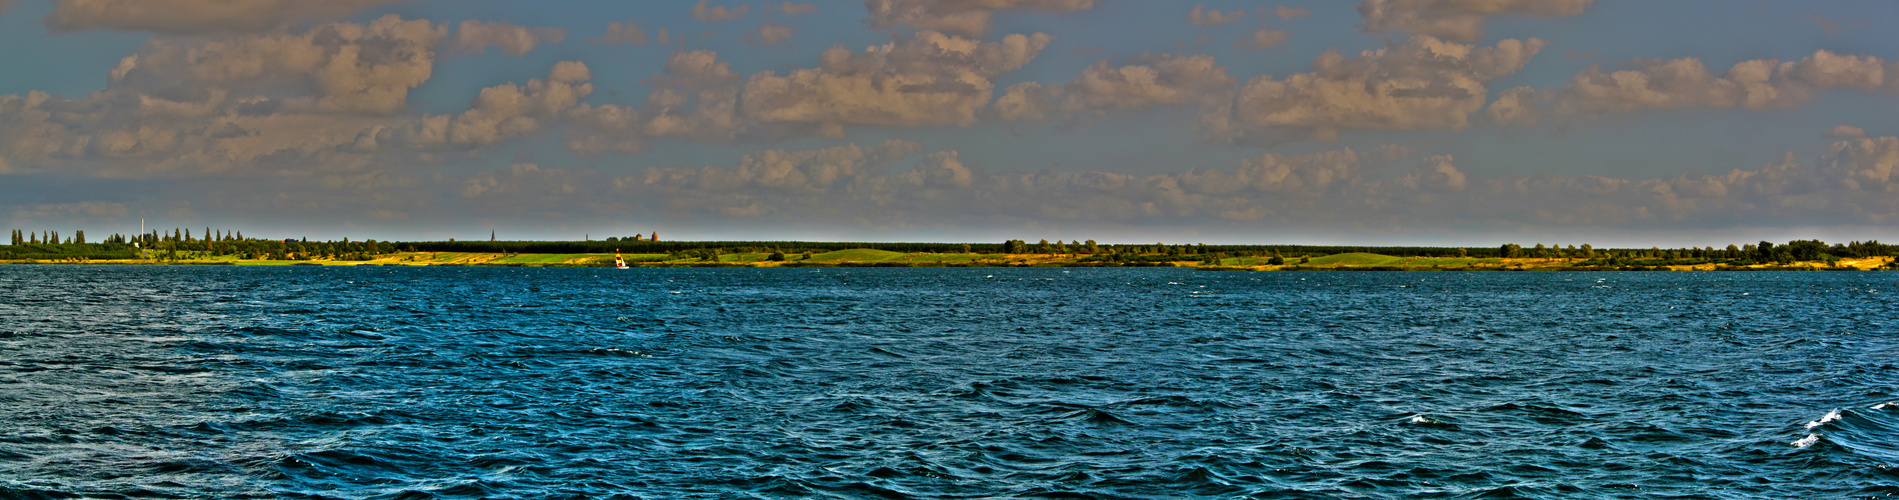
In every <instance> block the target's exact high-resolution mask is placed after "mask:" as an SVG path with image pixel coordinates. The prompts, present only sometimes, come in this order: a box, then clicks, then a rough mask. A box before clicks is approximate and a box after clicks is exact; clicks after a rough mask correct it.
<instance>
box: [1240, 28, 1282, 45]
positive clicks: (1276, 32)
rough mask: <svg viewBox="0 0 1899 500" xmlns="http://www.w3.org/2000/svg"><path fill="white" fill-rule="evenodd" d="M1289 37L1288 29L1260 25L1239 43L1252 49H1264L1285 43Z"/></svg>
mask: <svg viewBox="0 0 1899 500" xmlns="http://www.w3.org/2000/svg"><path fill="white" fill-rule="evenodd" d="M1291 39H1292V32H1290V31H1286V30H1282V29H1274V28H1263V27H1262V28H1259V29H1256V30H1253V33H1252V34H1251V35H1248V36H1247V37H1246V39H1245V40H1241V41H1240V44H1239V45H1240V46H1241V47H1245V48H1248V49H1253V50H1266V49H1270V48H1273V47H1278V46H1279V44H1282V43H1286V41H1287V40H1291Z"/></svg>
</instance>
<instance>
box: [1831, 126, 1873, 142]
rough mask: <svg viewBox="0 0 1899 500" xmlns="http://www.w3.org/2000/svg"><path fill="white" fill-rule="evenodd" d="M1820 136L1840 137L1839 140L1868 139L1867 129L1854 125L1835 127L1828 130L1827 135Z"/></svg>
mask: <svg viewBox="0 0 1899 500" xmlns="http://www.w3.org/2000/svg"><path fill="white" fill-rule="evenodd" d="M1820 135H1822V136H1825V137H1838V138H1843V139H1864V138H1866V137H1867V135H1866V129H1863V128H1859V127H1855V126H1852V125H1835V126H1834V127H1833V128H1830V129H1827V130H1826V132H1825V133H1822V134H1820Z"/></svg>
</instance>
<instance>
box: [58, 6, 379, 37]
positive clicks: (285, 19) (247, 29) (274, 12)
mask: <svg viewBox="0 0 1899 500" xmlns="http://www.w3.org/2000/svg"><path fill="white" fill-rule="evenodd" d="M399 1H402V0H324V1H320V2H313V1H308V0H249V1H243V2H232V1H229V0H56V1H55V2H54V6H53V13H52V14H49V15H47V16H46V25H47V26H48V27H50V28H52V29H54V30H60V31H77V30H85V29H92V28H105V29H114V30H124V31H155V32H159V33H167V34H178V35H202V34H228V33H255V32H262V31H268V30H271V29H275V28H279V27H283V26H285V25H287V24H290V23H294V22H297V21H305V20H316V19H327V18H334V17H341V16H344V15H348V14H350V13H352V12H357V11H361V10H364V9H368V8H371V7H376V6H380V5H384V4H390V3H395V2H399Z"/></svg>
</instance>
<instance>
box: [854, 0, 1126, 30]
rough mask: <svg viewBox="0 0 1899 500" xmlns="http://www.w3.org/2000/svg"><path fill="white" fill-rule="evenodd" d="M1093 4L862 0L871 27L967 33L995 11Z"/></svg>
mask: <svg viewBox="0 0 1899 500" xmlns="http://www.w3.org/2000/svg"><path fill="white" fill-rule="evenodd" d="M1094 7H1095V0H980V1H970V0H864V8H866V9H869V10H870V24H871V27H873V28H894V27H897V26H911V27H916V28H921V29H927V30H935V31H941V32H947V33H953V34H957V35H962V36H969V37H982V36H986V35H988V34H989V29H990V26H991V24H990V18H991V16H993V15H994V14H995V12H996V11H1000V10H1008V9H1031V10H1040V11H1046V12H1073V11H1078V10H1088V9H1092V8H1094Z"/></svg>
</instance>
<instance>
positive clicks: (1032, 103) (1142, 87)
mask: <svg viewBox="0 0 1899 500" xmlns="http://www.w3.org/2000/svg"><path fill="white" fill-rule="evenodd" d="M1137 60H1139V61H1141V62H1143V63H1144V64H1131V65H1126V66H1109V65H1108V63H1107V62H1106V61H1102V62H1097V63H1095V64H1094V65H1092V66H1089V67H1088V68H1087V69H1085V70H1082V72H1081V74H1080V75H1078V76H1076V77H1075V79H1074V80H1073V81H1070V82H1068V83H1067V84H1065V85H1060V86H1050V85H1044V84H1041V83H1035V82H1026V83H1019V84H1016V85H1012V86H1010V87H1009V88H1008V90H1007V91H1005V92H1004V95H1003V97H1002V98H1000V99H998V100H997V102H996V110H995V112H996V114H997V116H998V117H1000V118H1002V119H1004V120H1011V121H1013V120H1041V119H1045V118H1047V117H1048V115H1050V114H1051V113H1061V114H1064V115H1067V116H1070V117H1076V116H1084V115H1090V114H1100V113H1104V112H1108V111H1112V110H1121V109H1140V108H1146V107H1150V106H1172V105H1182V104H1190V103H1206V102H1208V100H1209V99H1218V98H1221V97H1225V96H1229V95H1230V94H1231V93H1232V91H1233V86H1234V80H1233V78H1232V77H1230V76H1227V73H1226V68H1224V67H1221V66H1219V65H1218V64H1215V62H1214V60H1213V57H1212V56H1206V55H1197V56H1174V55H1148V56H1143V57H1141V58H1137Z"/></svg>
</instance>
